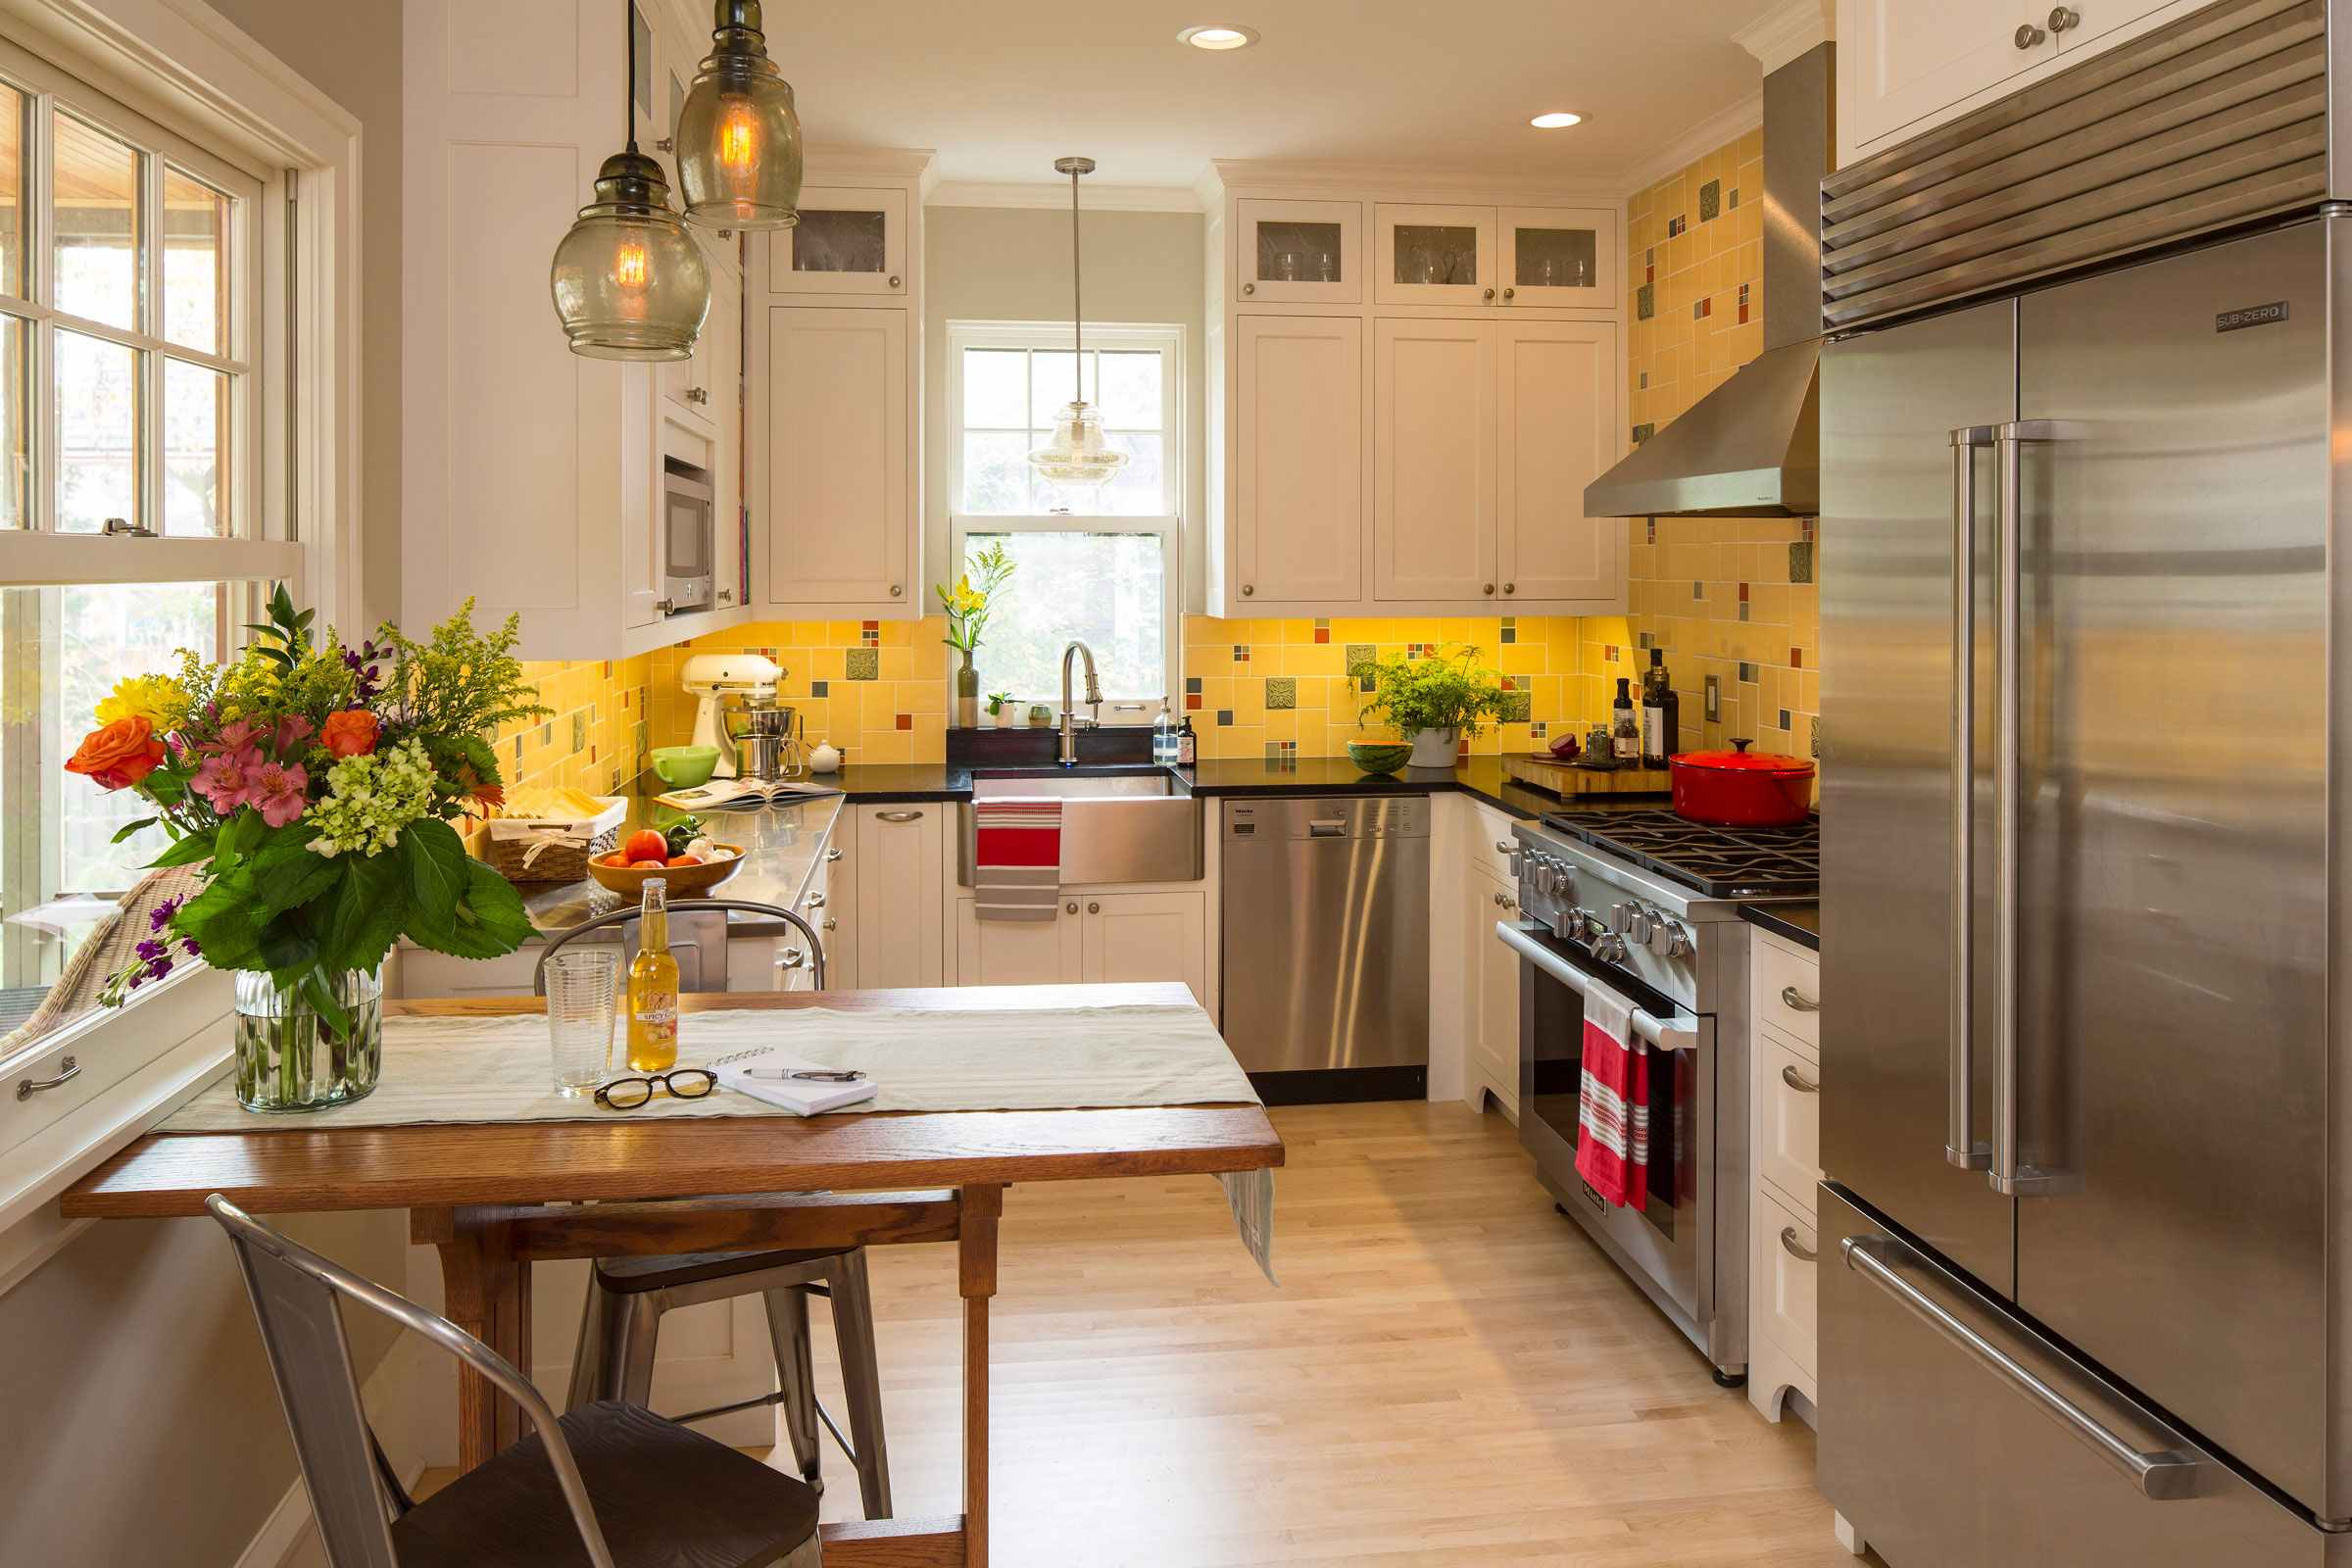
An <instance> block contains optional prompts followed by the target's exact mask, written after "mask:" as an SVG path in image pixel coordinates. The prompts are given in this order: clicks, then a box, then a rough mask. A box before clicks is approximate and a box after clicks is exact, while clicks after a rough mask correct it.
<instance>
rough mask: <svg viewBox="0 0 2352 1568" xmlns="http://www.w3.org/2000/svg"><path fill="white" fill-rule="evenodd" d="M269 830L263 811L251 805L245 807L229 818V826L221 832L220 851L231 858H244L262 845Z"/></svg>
mask: <svg viewBox="0 0 2352 1568" xmlns="http://www.w3.org/2000/svg"><path fill="white" fill-rule="evenodd" d="M269 832H270V824H269V823H267V822H265V821H263V820H262V813H261V812H259V811H257V810H255V809H253V808H252V807H250V806H248V807H243V808H241V809H239V810H238V811H237V814H236V815H235V816H232V817H230V818H229V819H228V826H227V827H226V828H225V829H224V830H223V831H222V832H221V839H220V848H219V853H220V855H221V857H222V858H226V859H229V860H237V859H242V858H244V857H245V856H247V855H250V854H252V853H253V852H254V851H255V850H256V849H258V848H259V847H260V846H261V843H262V840H263V839H264V838H266V837H267V836H268V835H269Z"/></svg>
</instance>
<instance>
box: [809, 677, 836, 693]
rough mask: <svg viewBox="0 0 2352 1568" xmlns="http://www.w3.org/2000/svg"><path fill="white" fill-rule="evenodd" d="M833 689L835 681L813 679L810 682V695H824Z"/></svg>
mask: <svg viewBox="0 0 2352 1568" xmlns="http://www.w3.org/2000/svg"><path fill="white" fill-rule="evenodd" d="M832 689H833V683H832V682H831V681H829V680H812V681H810V682H809V696H811V697H822V696H824V695H825V694H826V693H827V692H829V691H831V690H832Z"/></svg>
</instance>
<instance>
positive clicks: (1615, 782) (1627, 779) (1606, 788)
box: [1502, 753, 1674, 795]
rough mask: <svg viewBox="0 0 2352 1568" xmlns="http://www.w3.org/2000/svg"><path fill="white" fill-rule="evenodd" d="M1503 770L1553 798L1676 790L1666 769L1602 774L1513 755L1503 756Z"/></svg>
mask: <svg viewBox="0 0 2352 1568" xmlns="http://www.w3.org/2000/svg"><path fill="white" fill-rule="evenodd" d="M1502 771H1503V773H1504V775H1505V776H1507V777H1510V778H1516V779H1523V780H1525V781H1526V782H1528V783H1530V784H1533V785H1534V786H1536V788H1538V789H1541V790H1549V791H1551V792H1552V793H1553V794H1554V795H1652V794H1655V795H1664V794H1668V793H1670V792H1671V791H1672V790H1673V788H1674V774H1673V772H1672V771H1671V770H1670V769H1667V768H1663V767H1621V768H1619V769H1617V770H1616V771H1615V772H1614V773H1602V772H1598V771H1596V770H1594V769H1593V768H1590V767H1572V766H1570V765H1569V764H1567V763H1565V762H1554V761H1551V760H1548V759H1544V758H1536V757H1524V756H1520V755H1517V754H1513V753H1506V754H1504V756H1503V759H1502Z"/></svg>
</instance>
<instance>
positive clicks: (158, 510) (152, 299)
mask: <svg viewBox="0 0 2352 1568" xmlns="http://www.w3.org/2000/svg"><path fill="white" fill-rule="evenodd" d="M138 200H139V207H140V209H141V213H140V216H139V218H138V220H137V221H136V222H135V223H134V225H133V226H134V228H135V229H136V231H137V233H138V236H139V244H138V252H139V257H138V268H139V309H138V313H137V316H136V318H135V319H136V320H137V321H138V325H139V331H140V332H141V333H142V334H143V335H144V336H145V337H146V338H147V340H148V342H149V343H150V344H155V345H157V346H156V347H146V346H142V347H140V348H139V349H138V350H137V351H136V352H137V353H138V355H139V370H140V375H139V415H138V421H139V422H138V429H139V438H138V445H137V449H136V450H137V453H138V466H139V520H140V521H141V522H143V523H145V524H146V525H147V526H148V527H150V528H153V529H154V530H155V531H156V532H157V533H162V532H163V531H164V356H163V354H162V352H161V347H160V340H161V339H162V337H163V335H164V160H163V157H162V155H161V154H158V153H153V152H149V151H147V150H146V149H144V148H142V149H140V152H139V198H138Z"/></svg>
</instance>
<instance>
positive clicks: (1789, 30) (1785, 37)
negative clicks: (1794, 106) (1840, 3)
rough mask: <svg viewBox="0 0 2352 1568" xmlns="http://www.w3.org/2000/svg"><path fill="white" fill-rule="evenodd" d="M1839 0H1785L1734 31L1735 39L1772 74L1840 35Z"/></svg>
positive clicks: (1765, 72) (1734, 40) (1733, 40)
mask: <svg viewBox="0 0 2352 1568" xmlns="http://www.w3.org/2000/svg"><path fill="white" fill-rule="evenodd" d="M1835 3H1836V0H1785V3H1783V4H1781V5H1777V6H1774V7H1773V8H1772V9H1771V10H1770V11H1767V12H1765V13H1764V14H1763V15H1762V16H1760V17H1758V18H1756V20H1755V21H1753V22H1751V23H1749V24H1748V25H1746V26H1744V27H1740V28H1739V29H1737V30H1736V31H1734V32H1733V34H1732V42H1734V43H1736V44H1738V45H1739V46H1740V48H1742V49H1744V50H1746V51H1747V52H1748V53H1749V54H1751V55H1754V56H1755V57H1756V63H1757V64H1759V65H1761V66H1762V67H1763V68H1764V74H1766V75H1767V76H1769V75H1771V74H1772V73H1774V72H1776V71H1778V70H1780V69H1781V68H1782V67H1783V66H1785V65H1787V64H1788V63H1789V61H1791V60H1794V59H1796V58H1797V57H1798V56H1799V55H1802V54H1804V53H1806V52H1807V51H1808V50H1810V49H1812V48H1813V47H1814V46H1815V45H1817V44H1823V43H1827V42H1829V41H1830V40H1831V39H1833V38H1835V37H1837V36H1838V19H1837V14H1836V12H1835V11H1833V10H1832V9H1831V8H1832V6H1833V5H1834V4H1835Z"/></svg>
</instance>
